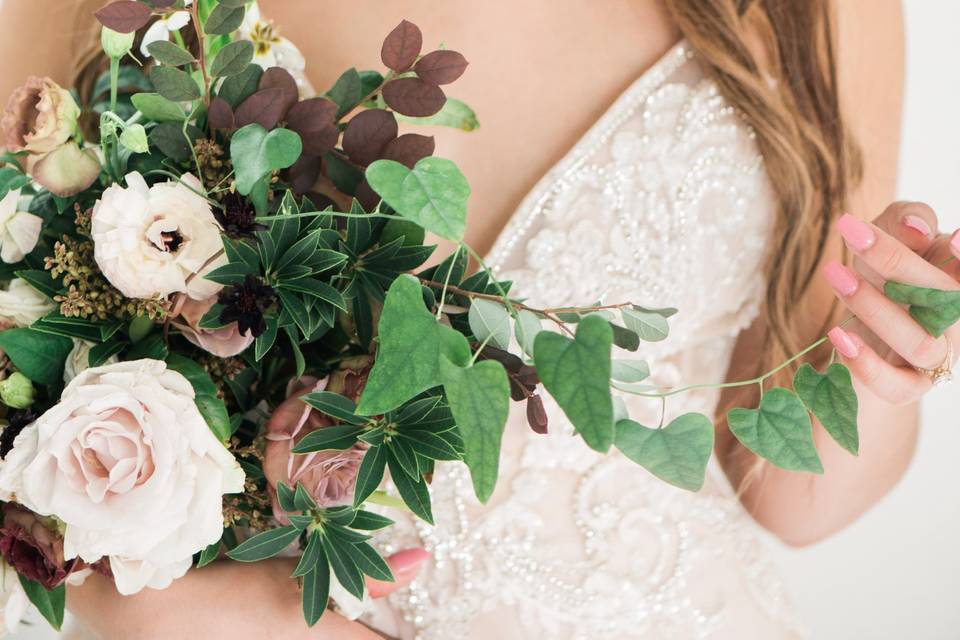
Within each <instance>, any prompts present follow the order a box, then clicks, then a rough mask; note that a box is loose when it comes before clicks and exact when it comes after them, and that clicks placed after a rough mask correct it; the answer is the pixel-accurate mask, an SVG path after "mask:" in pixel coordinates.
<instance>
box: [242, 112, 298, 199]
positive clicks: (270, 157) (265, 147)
mask: <svg viewBox="0 0 960 640" xmlns="http://www.w3.org/2000/svg"><path fill="white" fill-rule="evenodd" d="M301 149H302V143H301V142H300V136H298V135H297V134H296V133H294V132H293V131H289V130H288V129H274V130H273V131H270V132H267V130H266V129H264V128H263V127H261V126H260V125H258V124H248V125H247V126H245V127H243V128H241V129H238V130H237V131H235V132H234V134H233V137H232V138H231V140H230V157H231V158H232V159H233V163H234V170H235V171H236V181H237V191H239V192H240V193H241V194H242V195H249V194H250V192H251V191H252V190H253V187H254V185H255V184H256V182H257V181H258V180H260V179H261V178H262V177H264V176H266V175H267V174H269V173H270V172H271V171H274V170H276V169H286V168H287V167H289V166H290V165H292V164H293V163H294V162H296V161H297V158H299V157H300V151H301Z"/></svg>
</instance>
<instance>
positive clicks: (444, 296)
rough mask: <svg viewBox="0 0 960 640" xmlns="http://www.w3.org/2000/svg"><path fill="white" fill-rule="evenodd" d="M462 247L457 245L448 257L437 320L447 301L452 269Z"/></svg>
mask: <svg viewBox="0 0 960 640" xmlns="http://www.w3.org/2000/svg"><path fill="white" fill-rule="evenodd" d="M462 248H463V247H462V246H460V245H458V246H457V250H456V251H454V252H453V255H452V256H450V268H449V269H447V277H446V278H444V280H443V289H441V290H440V304H438V305H437V320H439V319H440V317H441V316H442V315H443V304H444V302H445V301H446V299H447V288H448V287H449V286H450V277H451V276H452V275H453V267H454V266H455V265H456V262H457V256H459V255H460V250H461V249H462Z"/></svg>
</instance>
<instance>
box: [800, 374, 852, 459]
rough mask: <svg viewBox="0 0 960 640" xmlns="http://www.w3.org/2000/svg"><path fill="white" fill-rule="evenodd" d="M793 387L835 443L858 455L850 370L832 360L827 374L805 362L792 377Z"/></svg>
mask: <svg viewBox="0 0 960 640" xmlns="http://www.w3.org/2000/svg"><path fill="white" fill-rule="evenodd" d="M793 389H794V391H796V392H797V395H798V396H800V399H801V400H803V404H804V405H806V407H807V409H809V410H810V411H811V412H812V413H813V415H814V416H816V417H817V420H819V421H820V424H822V425H823V427H824V429H826V430H827V433H829V434H830V436H831V437H833V439H834V440H836V441H837V444H839V445H840V446H841V447H843V448H844V449H846V450H847V451H849V452H850V453H852V454H853V455H857V454H858V452H859V450H860V433H859V431H858V428H857V404H858V403H857V392H856V391H855V390H854V388H853V379H852V378H851V376H850V370H849V369H847V368H846V367H845V366H844V365H842V364H840V363H839V362H835V363H833V364H831V365H830V366H829V367H827V371H826V373H818V372H817V370H816V369H814V368H813V367H812V366H810V365H809V364H805V365H803V366H802V367H800V368H799V369H797V373H796V375H795V376H794V377H793Z"/></svg>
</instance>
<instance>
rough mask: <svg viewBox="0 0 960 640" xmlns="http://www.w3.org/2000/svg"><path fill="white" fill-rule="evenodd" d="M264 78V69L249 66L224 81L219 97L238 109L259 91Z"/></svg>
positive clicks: (253, 65)
mask: <svg viewBox="0 0 960 640" xmlns="http://www.w3.org/2000/svg"><path fill="white" fill-rule="evenodd" d="M214 11H216V10H214ZM262 76H263V69H261V68H260V67H259V65H255V64H249V65H247V67H246V68H245V69H244V70H243V71H241V72H240V73H237V74H235V75H231V76H228V77H227V78H225V79H224V81H223V84H221V85H220V90H219V91H218V92H217V97H219V98H222V99H223V100H225V101H226V102H227V104H229V105H230V106H231V107H232V108H234V109H236V108H237V107H238V106H240V104H241V103H242V102H243V101H244V100H246V99H247V98H249V97H250V96H252V95H253V94H254V93H255V92H256V91H257V87H258V86H259V84H260V78H261V77H262Z"/></svg>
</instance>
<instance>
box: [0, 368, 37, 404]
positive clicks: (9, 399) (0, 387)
mask: <svg viewBox="0 0 960 640" xmlns="http://www.w3.org/2000/svg"><path fill="white" fill-rule="evenodd" d="M35 395H36V394H35V393H34V389H33V383H32V382H30V379H29V378H27V376H25V375H23V374H22V373H20V372H19V371H15V372H13V373H12V374H10V377H9V378H7V379H6V380H0V400H3V404H5V405H7V406H8V407H12V408H14V409H26V408H27V407H29V406H30V405H31V404H33V400H34V396H35Z"/></svg>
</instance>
